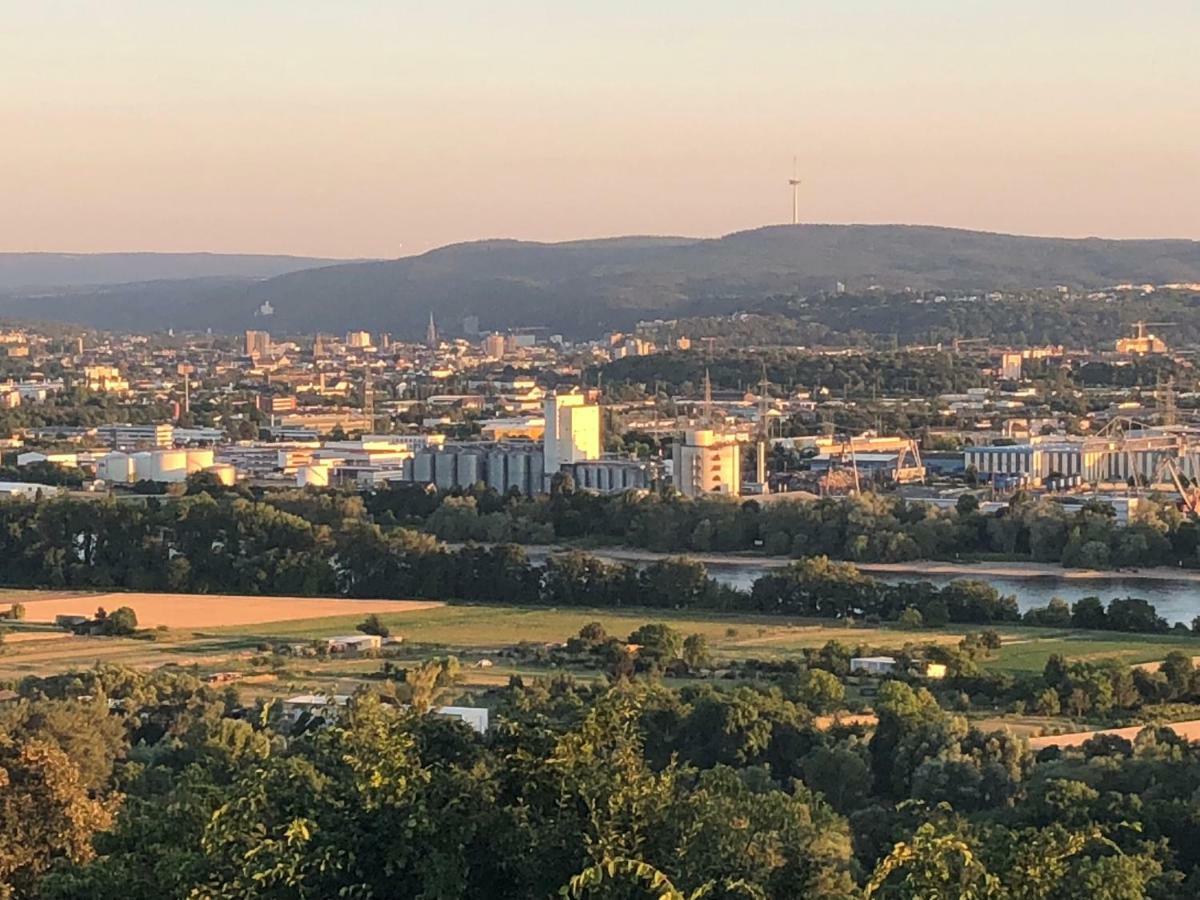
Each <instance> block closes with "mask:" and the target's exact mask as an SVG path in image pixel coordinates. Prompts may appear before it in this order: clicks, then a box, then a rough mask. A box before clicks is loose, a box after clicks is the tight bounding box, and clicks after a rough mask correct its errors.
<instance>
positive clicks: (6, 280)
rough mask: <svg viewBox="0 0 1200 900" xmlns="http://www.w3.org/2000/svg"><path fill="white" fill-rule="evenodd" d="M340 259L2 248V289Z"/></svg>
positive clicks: (256, 270) (241, 271)
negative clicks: (24, 251)
mask: <svg viewBox="0 0 1200 900" xmlns="http://www.w3.org/2000/svg"><path fill="white" fill-rule="evenodd" d="M338 262H344V260H336V259H317V258H312V257H304V256H261V255H253V254H244V253H0V292H13V291H32V290H36V289H40V288H65V287H79V286H82V285H111V284H128V283H130V282H135V281H161V280H167V279H171V280H174V279H181V278H210V277H220V278H272V277H274V276H276V275H284V274H286V273H288V272H296V271H298V270H300V269H311V268H314V267H316V266H325V265H329V264H330V263H338Z"/></svg>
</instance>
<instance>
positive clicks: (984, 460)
mask: <svg viewBox="0 0 1200 900" xmlns="http://www.w3.org/2000/svg"><path fill="white" fill-rule="evenodd" d="M1194 437H1195V436H1194V435H1192V434H1190V433H1187V432H1184V431H1181V430H1171V429H1158V428H1146V429H1139V430H1134V431H1129V432H1125V433H1117V432H1114V433H1111V434H1107V435H1097V436H1095V437H1089V438H1084V439H1079V440H1064V439H1063V438H1062V437H1061V436H1060V437H1057V438H1045V439H1043V438H1033V439H1032V440H1030V441H1029V443H1025V444H1011V445H994V446H987V447H968V448H967V449H966V450H964V451H963V462H964V465H965V466H966V467H967V468H973V469H974V470H975V472H976V473H977V474H978V475H979V476H980V477H982V478H985V479H988V480H992V479H995V478H997V477H1008V476H1018V477H1020V478H1022V479H1024V480H1028V481H1029V482H1031V483H1035V484H1036V483H1041V482H1042V481H1046V480H1048V479H1058V478H1065V479H1076V478H1077V479H1078V481H1080V482H1083V483H1087V484H1104V483H1117V482H1127V481H1128V480H1129V479H1130V478H1134V479H1136V480H1137V481H1138V482H1140V483H1155V482H1160V481H1162V480H1163V478H1164V469H1165V467H1167V466H1173V467H1175V469H1176V470H1177V471H1178V473H1179V474H1181V475H1184V476H1186V477H1188V478H1189V479H1194V478H1196V477H1197V476H1198V475H1200V443H1197V442H1195V440H1194Z"/></svg>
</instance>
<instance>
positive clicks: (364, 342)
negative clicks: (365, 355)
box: [346, 331, 371, 350]
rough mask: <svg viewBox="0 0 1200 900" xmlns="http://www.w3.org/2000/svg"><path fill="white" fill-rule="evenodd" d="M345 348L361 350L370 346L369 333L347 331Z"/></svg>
mask: <svg viewBox="0 0 1200 900" xmlns="http://www.w3.org/2000/svg"><path fill="white" fill-rule="evenodd" d="M346 346H347V347H354V348H355V349H358V350H362V349H363V348H364V347H370V346H371V332H369V331H347V332H346Z"/></svg>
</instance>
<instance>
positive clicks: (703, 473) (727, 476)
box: [671, 428, 742, 497]
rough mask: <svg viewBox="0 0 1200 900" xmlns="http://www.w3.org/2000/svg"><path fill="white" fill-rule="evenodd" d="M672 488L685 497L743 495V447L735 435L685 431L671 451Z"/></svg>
mask: <svg viewBox="0 0 1200 900" xmlns="http://www.w3.org/2000/svg"><path fill="white" fill-rule="evenodd" d="M671 463H672V476H673V480H674V482H675V489H676V490H678V491H679V493H681V494H683V495H684V496H685V497H700V496H703V495H705V494H724V495H725V496H728V497H737V496H738V495H740V494H741V492H742V445H741V443H740V442H739V440H738V436H737V435H733V434H723V433H721V432H718V431H713V430H712V429H710V428H697V429H689V430H688V431H685V432H684V433H683V434H682V435H681V436H680V438H679V439H678V440H677V441H676V443H675V447H674V450H673V452H672V458H671Z"/></svg>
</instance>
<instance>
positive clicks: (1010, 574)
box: [525, 545, 1200, 584]
mask: <svg viewBox="0 0 1200 900" xmlns="http://www.w3.org/2000/svg"><path fill="white" fill-rule="evenodd" d="M525 549H526V552H529V551H535V552H534V554H531V555H537V556H539V557H540V556H542V555H546V556H549V555H552V554H556V553H563V552H567V551H568V550H569V549H571V548H565V547H558V546H546V545H533V546H527V547H526V548H525ZM585 552H586V553H589V554H590V555H592V556H595V557H598V558H600V559H607V560H611V561H614V562H635V563H650V562H656V561H658V560H662V559H669V558H671V557H686V558H687V559H694V560H696V561H697V562H701V563H704V565H706V566H722V567H727V568H759V569H779V568H783V567H784V566H786V565H788V564H790V563H792V562H795V560H794V559H791V558H789V557H779V556H749V555H743V554H738V553H686V552H685V553H660V552H657V551H654V550H639V549H636V548H628V547H616V548H605V549H596V550H588V551H585ZM853 565H854V566H855V568H857V569H859V570H860V571H862V572H867V573H871V574H878V575H914V576H936V577H964V578H1029V579H1036V578H1055V579H1060V580H1064V581H1174V582H1181V583H1190V584H1197V583H1200V571H1197V570H1195V569H1173V568H1170V567H1168V566H1147V567H1145V568H1139V569H1123V570H1121V571H1117V570H1115V569H1065V568H1063V567H1062V566H1060V565H1056V564H1054V563H1036V562H1000V563H988V562H981V563H961V562H958V563H951V562H939V561H936V560H913V561H911V562H900V563H860V562H856V563H853Z"/></svg>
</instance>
